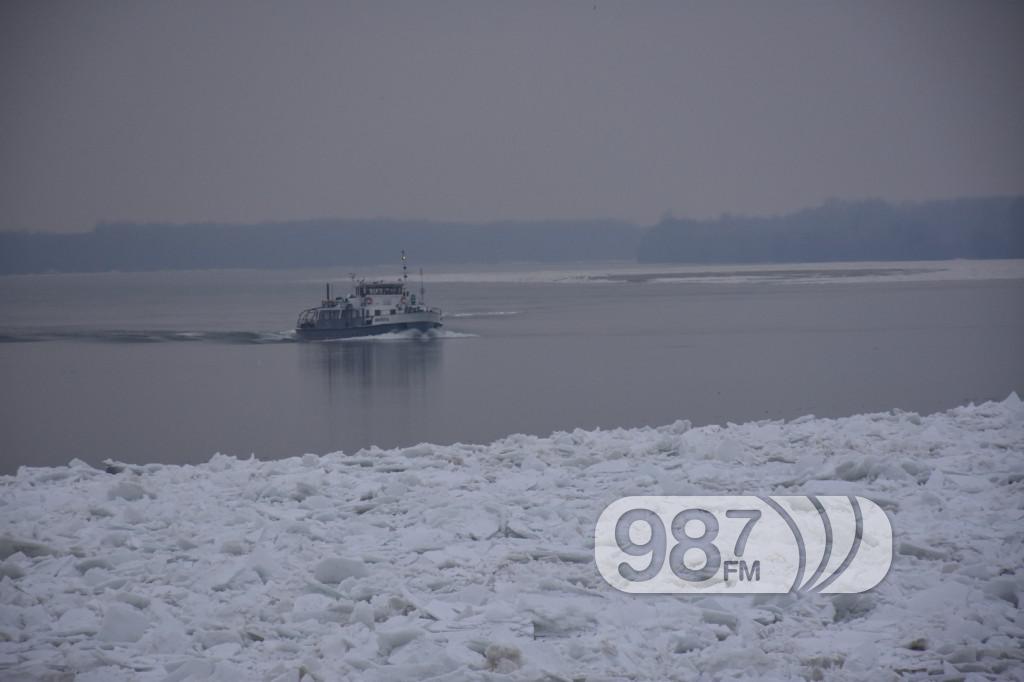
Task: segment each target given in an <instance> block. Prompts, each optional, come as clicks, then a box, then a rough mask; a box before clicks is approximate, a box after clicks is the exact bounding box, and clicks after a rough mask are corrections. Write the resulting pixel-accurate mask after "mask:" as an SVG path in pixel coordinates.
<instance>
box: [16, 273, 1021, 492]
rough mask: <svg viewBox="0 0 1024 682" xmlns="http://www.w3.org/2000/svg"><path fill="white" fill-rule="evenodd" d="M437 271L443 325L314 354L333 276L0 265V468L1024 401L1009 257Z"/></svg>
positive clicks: (433, 284) (431, 297) (324, 346)
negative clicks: (301, 336) (1015, 396)
mask: <svg viewBox="0 0 1024 682" xmlns="http://www.w3.org/2000/svg"><path fill="white" fill-rule="evenodd" d="M393 270H394V269H391V270H384V269H381V270H377V271H366V272H362V273H360V274H361V275H364V276H367V277H389V278H393V277H394V276H395V274H396V273H395V272H394V271H393ZM434 270H436V272H432V273H429V274H428V276H427V278H426V280H425V282H424V284H425V286H426V295H427V300H428V302H429V303H430V304H431V305H436V306H440V307H441V308H443V309H444V311H445V313H446V318H445V326H444V331H443V332H442V333H441V334H440V335H439V336H438V337H436V338H419V337H416V338H393V337H392V338H386V339H371V340H348V341H340V342H315V343H303V342H297V341H295V339H294V337H293V336H292V334H291V332H290V328H291V327H292V326H293V325H294V321H295V318H296V316H297V314H298V312H299V311H300V310H301V309H302V308H305V307H309V306H311V305H314V304H315V303H316V302H318V301H319V299H320V297H321V291H322V283H323V282H324V281H325V280H328V279H329V280H331V281H332V282H334V284H335V287H337V289H336V290H337V291H339V292H341V291H343V290H344V289H345V288H346V287H347V286H348V273H347V271H346V269H345V268H337V269H334V270H331V271H324V270H293V271H201V272H156V273H104V274H82V275H78V274H68V275H31V276H10V277H0V473H10V472H13V471H14V470H15V469H16V468H17V467H18V466H20V465H35V466H41V465H56V464H64V463H67V462H68V461H69V460H71V459H72V458H76V457H77V458H80V459H83V460H86V461H88V462H91V463H99V462H101V461H103V460H104V459H107V458H111V459H114V460H121V461H129V462H137V463H144V462H165V463H194V462H201V461H206V460H208V459H209V458H210V457H211V456H212V455H213V454H214V453H217V452H221V453H226V454H232V455H237V456H240V457H248V456H249V455H250V454H254V455H255V456H256V457H259V458H261V459H268V458H278V457H284V456H291V455H301V454H303V453H306V452H315V453H325V452H331V451H335V450H344V451H346V452H354V451H356V450H359V449H360V448H367V447H370V446H373V445H377V446H380V447H395V446H405V445H412V444H416V443H419V442H423V441H427V442H435V443H451V442H456V441H461V442H489V441H491V440H494V439H496V438H500V437H502V436H504V435H507V434H510V433H516V432H524V433H534V434H544V435H546V434H548V433H550V432H552V431H555V430H571V429H574V428H585V429H592V428H596V427H600V428H615V427H620V426H621V427H634V426H641V425H658V424H664V423H669V422H672V421H674V420H676V419H689V420H691V421H692V422H693V423H694V424H706V423H725V422H728V421H732V422H741V421H748V420H759V419H769V418H771V419H778V418H786V419H789V418H794V417H798V416H801V415H804V414H815V415H819V416H843V415H848V414H853V413H859V412H866V411H882V410H888V409H891V408H899V409H903V410H912V411H918V412H931V411H936V410H943V409H947V408H950V407H953V406H955V405H958V404H963V403H966V402H968V401H984V400H989V399H997V400H999V399H1003V398H1005V397H1006V396H1007V395H1008V394H1009V393H1010V392H1011V391H1017V392H1018V393H1024V262H1022V261H987V262H975V261H952V262H928V263H881V264H880V263H842V264H828V265H790V266H785V265H779V266H747V267H739V266H734V267H730V266H713V267H712V266H692V267H681V266H646V267H645V266H637V265H635V264H632V265H631V264H621V263H609V264H586V265H575V266H561V267H559V268H558V269H553V268H552V266H550V265H545V266H530V265H517V266H500V267H499V266H476V267H460V268H435V269H434ZM418 280H419V278H418V276H416V277H415V278H413V279H412V280H411V281H410V284H411V286H413V287H414V288H418V287H419V284H420V283H419V281H418Z"/></svg>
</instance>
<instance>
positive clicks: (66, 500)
mask: <svg viewBox="0 0 1024 682" xmlns="http://www.w3.org/2000/svg"><path fill="white" fill-rule="evenodd" d="M717 493H723V494H782V495H786V494H791V495H792V494H827V495H836V494H839V495H862V496H864V497H867V498H870V499H872V500H875V501H876V502H877V503H878V504H879V505H881V506H882V508H883V509H885V510H886V512H887V513H888V515H889V517H890V520H891V523H892V527H893V529H894V533H895V544H894V546H895V547H896V556H895V560H894V563H893V566H892V569H891V571H890V573H889V575H888V576H887V577H886V578H885V579H884V580H883V581H882V583H881V584H880V585H878V586H877V587H876V588H874V589H873V590H870V591H868V592H865V593H862V594H843V595H834V596H827V595H820V594H799V595H790V594H787V595H760V596H736V595H726V596H721V595H719V596H714V597H711V596H705V597H700V596H681V595H677V596H673V595H628V594H625V593H620V592H617V591H616V590H614V589H613V588H612V587H610V586H609V585H608V584H606V583H605V582H604V581H603V580H602V579H601V577H600V575H599V574H598V572H597V570H596V568H595V566H594V561H593V533H594V524H595V521H596V519H597V517H598V515H599V514H600V512H601V510H602V509H603V508H604V507H605V506H606V505H608V504H609V503H610V502H612V501H614V500H615V499H617V498H619V497H623V496H626V495H636V494H648V495H665V494H668V495H678V494H684V495H685V494H717ZM1022 565H1024V405H1022V404H1021V401H1020V400H1019V399H1018V398H1017V396H1016V395H1011V396H1010V397H1009V398H1008V399H1006V400H1004V401H1002V402H998V403H985V404H982V405H968V406H964V407H959V408H956V409H953V410H950V411H948V412H945V413H941V414H934V415H928V416H921V415H917V414H913V413H908V412H900V411H892V412H888V413H879V414H866V415H858V416H853V417H848V418H844V419H816V418H813V417H807V418H801V419H797V420H793V421H790V422H779V421H765V422H757V423H749V424H738V425H737V424H728V425H726V426H708V427H701V428H691V426H690V424H689V423H688V422H685V421H679V422H676V423H674V424H671V425H668V426H663V427H659V428H641V429H615V430H595V431H582V430H576V431H572V432H560V433H555V434H552V435H551V436H549V437H537V436H527V435H513V436H509V437H507V438H504V439H502V440H499V441H497V442H494V443H491V444H489V445H471V444H456V445H451V446H440V445H426V444H424V445H418V446H415V447H411V448H405V449H393V450H381V449H378V448H371V449H368V450H363V451H359V452H356V453H352V454H345V453H340V452H339V453H333V454H328V455H324V456H317V455H313V454H306V455H303V456H301V457H294V458H291V459H286V460H279V461H266V462H263V461H258V460H255V459H247V460H239V459H234V458H231V457H224V456H221V455H218V456H215V457H214V458H213V459H211V461H210V462H209V463H207V464H203V465H200V466H162V465H155V464H144V465H124V464H120V463H110V464H109V465H108V466H107V468H106V469H96V468H92V467H90V466H88V465H87V464H85V463H83V462H79V461H74V462H72V463H71V464H70V465H68V466H67V467H58V468H22V469H21V470H19V471H18V473H17V475H15V476H6V477H2V478H0V678H3V679H26V680H33V679H40V680H42V679H46V680H51V679H54V680H56V679H78V680H83V681H90V680H95V681H98V680H105V681H106V680H159V681H173V680H181V681H185V680H273V681H280V680H290V681H292V682H295V681H297V680H324V681H326V680H337V679H366V680H411V679H418V680H425V679H444V680H460V679H514V680H538V679H552V680H579V679H586V680H611V679H637V680H667V679H680V680H683V679H706V680H717V679H722V680H726V679H743V678H746V679H794V680H798V679H811V680H818V679H836V680H862V679H871V680H886V679H949V680H952V679H996V678H1017V679H1021V678H1022V677H1024V646H1022V638H1024V616H1022V615H1021V614H1022V611H1021V609H1020V603H1021V598H1022V594H1024V574H1022V568H1021V567H1022Z"/></svg>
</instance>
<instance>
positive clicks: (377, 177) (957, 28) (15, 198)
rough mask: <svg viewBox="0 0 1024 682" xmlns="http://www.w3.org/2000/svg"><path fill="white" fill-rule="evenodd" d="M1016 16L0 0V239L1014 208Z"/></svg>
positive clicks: (657, 6) (928, 10)
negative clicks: (900, 204) (304, 225)
mask: <svg viewBox="0 0 1024 682" xmlns="http://www.w3.org/2000/svg"><path fill="white" fill-rule="evenodd" d="M1022 36H1024V3H993V2H967V1H964V2H941V1H937V2H884V3H862V2H856V3H854V2H849V3H840V4H832V3H820V2H799V3H791V2H770V3H769V2H764V3H762V2H742V3H739V2H725V3H711V2H707V3H680V2H665V3H660V2H649V3H648V2H629V3H627V2H614V3H612V2H607V0H596V2H595V0H587V1H586V2H544V3H514V2H502V3H497V2H494V3H491V2H410V3H395V2H365V3H362V2H361V3H343V2H330V3H315V2H268V3H265V4H264V3H256V2H240V3H235V2H205V1H204V2H181V1H175V2H145V1H136V0H133V1H131V2H89V1H82V0H74V1H71V2H38V1H36V0H30V1H28V2H18V1H12V0H5V2H3V3H2V4H0V86H2V93H3V94H2V98H0V228H3V229H35V230H62V231H66V230H84V229H89V228H91V227H92V225H93V224H94V223H95V222H96V221H98V220H139V221H175V222H178V221H203V220H214V221H246V222H248V221H258V220H277V219H292V218H310V217H321V216H339V217H368V216H394V217H425V218H434V219H451V220H466V221H476V220H489V219H506V218H512V219H531V218H577V217H613V218H624V219H627V220H632V221H636V222H640V223H650V222H654V221H656V220H657V218H658V216H659V215H660V214H661V213H663V212H664V211H666V210H669V209H671V210H672V211H674V212H675V213H676V214H677V215H689V216H698V217H699V216H707V215H714V214H718V213H720V212H734V213H767V212H779V211H786V210H790V209H794V208H799V207H802V206H806V205H810V204H816V203H819V202H820V201H822V200H823V199H825V198H828V197H839V198H859V197H865V196H876V197H882V198H888V199H924V198H934V197H948V196H963V195H987V194H1009V193H1019V192H1022V191H1024V77H1022V74H1024V39H1022Z"/></svg>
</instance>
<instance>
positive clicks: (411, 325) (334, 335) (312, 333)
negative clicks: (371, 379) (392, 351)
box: [295, 321, 441, 341]
mask: <svg viewBox="0 0 1024 682" xmlns="http://www.w3.org/2000/svg"><path fill="white" fill-rule="evenodd" d="M440 326H441V323H440V322H427V321H423V322H395V323H392V324H371V325H366V326H361V327H339V328H335V329H316V328H309V327H306V328H301V327H300V328H298V329H296V330H295V336H296V337H297V338H298V339H300V340H302V341H329V340H331V339H354V338H359V337H363V336H380V335H381V334H393V333H395V332H404V331H408V330H410V329H415V330H417V331H421V332H428V331H430V330H431V329H437V328H438V327H440Z"/></svg>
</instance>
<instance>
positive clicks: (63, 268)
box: [0, 197, 1024, 274]
mask: <svg viewBox="0 0 1024 682" xmlns="http://www.w3.org/2000/svg"><path fill="white" fill-rule="evenodd" d="M398 249H405V250H406V251H408V252H409V253H410V255H411V256H412V257H413V258H414V259H415V262H417V263H431V264H437V263H496V262H502V261H504V262H510V261H513V262H514V261H523V262H527V261H534V262H569V261H595V260H634V259H635V260H639V261H641V262H677V263H770V262H814V261H842V260H849V261H853V260H934V259H946V258H1024V197H1011V198H1001V197H1000V198H986V199H956V200H948V201H932V202H924V203H917V204H891V203H886V202H883V201H857V202H846V201H829V202H827V203H826V204H824V205H823V206H820V207H817V208H812V209H807V210H804V211H799V212H797V213H792V214H788V215H782V216H774V217H761V218H756V217H737V216H721V217H719V218H716V219H712V220H690V219H678V218H672V217H666V218H665V219H663V220H662V221H661V222H660V223H658V224H657V225H655V226H653V227H648V228H641V227H637V226H634V225H630V224H627V223H623V222H616V221H609V220H604V221H602V220H591V221H546V222H500V223H487V224H477V225H474V224H463V223H459V224H453V223H437V222H428V221H398V220H384V219H381V220H313V221H302V222H281V223H262V224H258V225H228V224H215V223H202V224H189V225H169V224H129V223H112V224H100V225H98V226H97V227H96V228H95V229H94V230H93V231H92V232H89V233H84V234H57V233H29V232H0V273H8V274H9V273H29V272H51V271H52V272H100V271H107V270H174V269H205V268H293V267H310V266H338V265H375V264H381V263H390V262H393V261H394V260H395V254H396V251H397V250H398Z"/></svg>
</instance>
